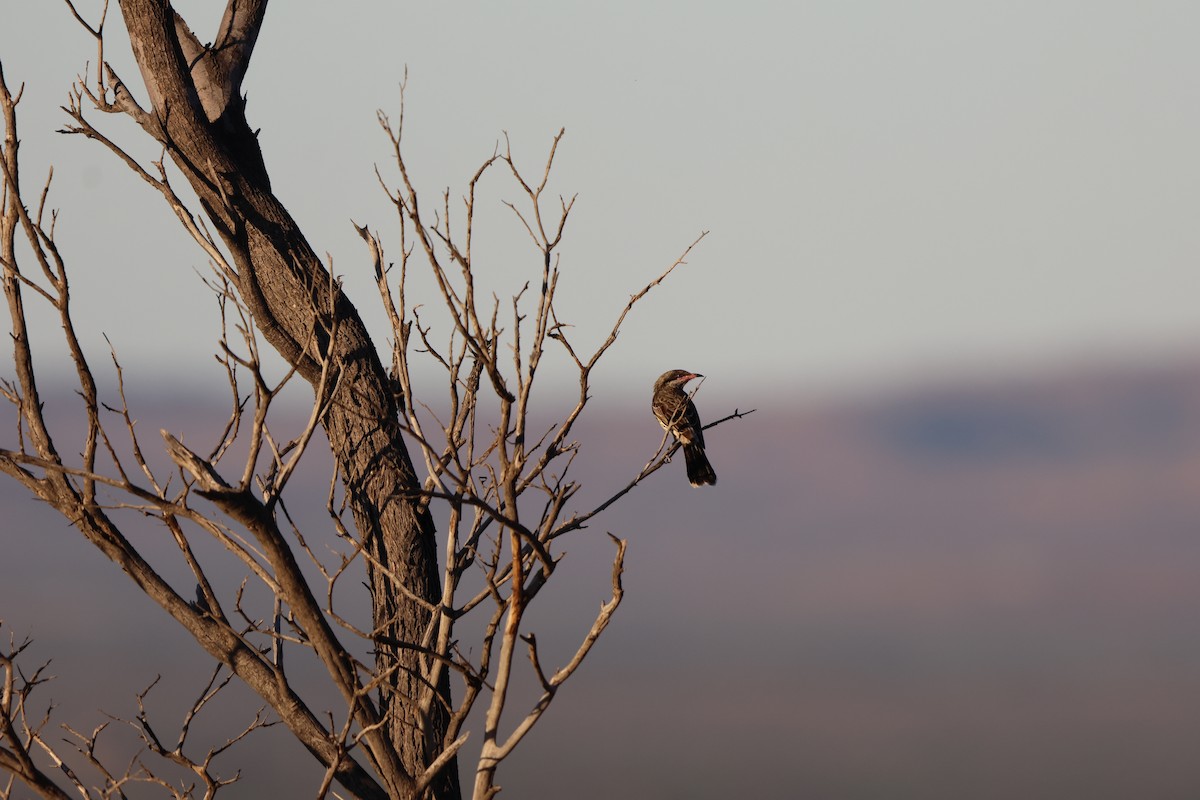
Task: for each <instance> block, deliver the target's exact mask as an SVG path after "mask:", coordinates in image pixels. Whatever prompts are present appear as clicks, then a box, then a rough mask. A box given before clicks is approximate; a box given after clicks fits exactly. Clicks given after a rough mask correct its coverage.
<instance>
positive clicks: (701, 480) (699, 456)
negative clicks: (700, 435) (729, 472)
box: [683, 444, 717, 486]
mask: <svg viewBox="0 0 1200 800" xmlns="http://www.w3.org/2000/svg"><path fill="white" fill-rule="evenodd" d="M683 463H684V466H686V467H687V476H688V481H689V482H690V483H691V484H692V486H705V485H707V486H712V485H713V484H714V483H716V482H717V473H716V472H714V471H713V468H712V464H710V463H708V456H706V455H705V454H704V448H703V447H701V446H700V445H698V444H685V445H684V446H683Z"/></svg>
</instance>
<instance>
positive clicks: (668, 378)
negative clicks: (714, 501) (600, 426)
mask: <svg viewBox="0 0 1200 800" xmlns="http://www.w3.org/2000/svg"><path fill="white" fill-rule="evenodd" d="M703 377H704V376H703V375H701V374H699V373H696V372H688V371H687V370H686V369H672V370H668V371H667V372H664V373H663V374H662V375H660V376H659V377H658V380H657V381H655V382H654V394H653V395H651V398H650V408H651V410H652V411H653V412H654V417H655V419H657V420H658V424H659V425H662V426H663V430H665V431H667V432H668V433H670V434H671V435H672V436H674V437H675V438H676V439H678V440H679V443H680V444H681V445H683V463H684V466H685V467H687V476H688V482H689V483H691V484H692V486H712V485H713V484H715V483H716V482H717V473H716V472H714V471H713V468H712V464H710V463H708V456H707V455H705V453H704V431H703V430H702V426H701V424H700V414H699V413H697V411H696V405H695V404H694V403H693V402H692V400H691V398H690V397H688V394H687V392H685V391H684V389H683V387H684V384H686V383H687V382H688V381H690V380H692V379H693V378H703Z"/></svg>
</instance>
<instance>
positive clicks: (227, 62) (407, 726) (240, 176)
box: [118, 0, 459, 797]
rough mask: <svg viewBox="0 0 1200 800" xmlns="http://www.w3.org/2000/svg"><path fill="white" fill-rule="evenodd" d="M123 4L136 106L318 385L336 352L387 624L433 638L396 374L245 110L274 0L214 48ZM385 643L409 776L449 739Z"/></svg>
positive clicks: (358, 513) (352, 479) (379, 607)
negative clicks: (320, 253)
mask: <svg viewBox="0 0 1200 800" xmlns="http://www.w3.org/2000/svg"><path fill="white" fill-rule="evenodd" d="M120 6H121V11H122V14H123V16H124V19H125V24H126V27H127V28H128V31H129V38H130V42H131V43H132V46H133V52H134V55H135V57H136V59H137V63H138V67H139V69H140V71H141V75H142V79H143V81H144V83H145V86H146V90H147V92H148V95H149V101H150V108H149V109H146V110H144V111H143V110H141V109H138V108H136V107H135V106H132V100H131V99H127V100H126V101H125V102H126V104H127V105H129V106H130V108H129V109H127V110H129V111H130V113H131V114H132V115H133V116H134V117H135V119H137V120H138V121H139V123H140V124H141V125H142V127H143V128H144V129H145V130H146V131H147V132H149V133H150V134H151V135H153V136H154V137H155V138H156V139H158V140H159V141H160V142H161V143H162V144H163V145H164V147H165V148H166V150H167V153H168V155H169V156H170V158H171V160H172V161H173V162H174V163H175V165H176V166H177V167H178V168H179V169H180V170H181V172H182V173H183V175H184V176H185V177H186V178H187V180H188V182H189V183H190V185H191V187H192V189H193V190H194V191H195V192H196V194H197V196H198V198H199V200H200V202H201V204H202V205H203V207H204V209H205V211H206V213H207V214H208V216H209V218H210V219H211V221H212V223H213V225H214V226H215V228H216V230H217V231H218V233H219V235H220V237H221V239H222V241H223V243H224V245H225V246H226V247H227V249H228V251H229V253H230V255H231V256H232V259H233V263H234V265H235V268H236V270H237V283H238V290H239V293H240V294H241V296H242V298H243V300H244V302H245V303H246V304H247V306H248V307H249V308H250V310H251V311H252V312H253V314H254V318H255V322H256V324H257V325H258V326H259V329H260V330H261V332H262V334H263V336H264V338H265V339H266V340H267V341H268V342H269V343H270V344H271V345H272V346H273V347H274V348H275V349H276V350H277V351H278V352H279V353H280V354H281V355H282V356H283V357H284V358H285V359H286V360H287V361H288V362H289V363H290V364H292V365H293V366H295V367H296V368H297V370H298V372H299V373H300V374H301V375H302V376H303V377H304V378H305V379H307V380H308V381H310V382H312V383H314V385H315V384H316V383H317V382H319V381H320V380H321V374H322V369H321V363H322V361H323V360H325V359H329V360H331V362H332V363H333V364H334V365H335V369H336V370H337V372H338V373H339V375H338V384H337V386H338V388H337V393H336V394H335V395H334V397H333V400H332V402H331V404H330V406H329V410H328V412H327V414H326V416H325V418H324V419H323V420H322V423H323V426H324V429H325V432H326V435H327V437H328V439H329V443H330V445H331V447H332V450H333V454H334V457H335V458H336V460H337V464H338V467H339V470H340V472H341V475H342V478H343V482H344V485H345V490H346V496H347V499H348V502H349V506H350V508H351V510H352V513H353V517H354V521H355V524H356V526H357V529H358V532H359V534H360V536H361V539H362V542H363V544H364V546H365V548H366V549H367V551H368V552H369V553H370V555H371V562H372V565H373V566H371V567H370V568H369V573H370V575H369V577H370V585H371V592H372V598H373V603H374V621H375V626H376V634H378V635H379V637H380V639H381V640H383V641H385V642H405V643H412V642H416V643H420V642H421V641H422V639H423V637H424V635H425V632H426V629H427V627H428V625H429V622H430V619H431V611H430V609H431V608H433V607H436V605H437V604H438V602H439V598H440V594H441V592H440V579H439V573H438V566H437V548H436V544H435V539H434V528H433V524H432V520H431V518H430V516H429V514H428V512H427V510H426V509H425V507H424V505H423V504H421V503H418V502H416V501H415V500H414V498H415V497H416V496H417V495H416V492H417V490H418V489H419V482H418V480H417V478H416V476H415V472H414V470H413V465H412V462H411V459H410V457H409V454H408V452H407V449H406V447H405V443H404V441H403V439H402V436H401V429H400V424H399V421H398V418H397V408H396V401H395V399H394V397H393V394H392V392H391V391H390V390H389V384H388V377H387V373H386V371H385V370H384V368H383V365H382V363H381V362H380V360H379V357H378V354H377V353H376V350H375V348H374V345H373V344H372V342H371V340H370V338H369V337H368V335H367V332H366V329H365V327H364V326H363V323H362V320H361V319H360V317H359V315H358V312H357V310H356V309H355V307H354V306H353V305H352V304H351V302H350V300H349V299H348V298H347V297H346V296H345V294H343V293H342V291H341V289H340V287H339V286H338V285H337V283H336V282H334V281H333V280H331V277H330V274H329V272H328V271H327V270H326V268H325V267H324V265H323V264H322V263H321V261H320V259H319V258H318V257H317V255H316V253H315V252H314V250H313V248H312V247H311V245H310V244H309V243H308V241H307V240H306V238H305V237H304V235H303V233H302V231H301V230H300V229H299V226H298V225H297V224H296V222H295V220H294V219H293V218H292V217H291V215H290V214H289V213H288V211H287V209H286V208H285V207H284V206H283V204H282V203H281V202H280V201H279V199H278V198H276V197H275V195H274V194H273V193H272V191H271V186H270V181H269V177H268V174H267V171H266V167H265V165H264V162H263V158H262V154H261V152H260V150H259V148H258V143H257V140H256V138H255V135H254V133H253V131H252V130H251V129H250V127H249V125H248V124H247V122H246V118H245V115H244V103H243V100H242V98H241V95H240V83H241V77H242V76H243V75H244V74H245V70H246V67H247V63H248V60H249V57H250V54H251V51H252V49H253V42H254V37H255V36H256V35H257V30H258V25H259V24H260V23H261V21H262V14H263V13H264V11H265V6H266V3H265V0H260V2H242V3H238V2H236V0H235V1H234V2H230V4H229V10H228V11H227V13H226V18H225V20H223V22H222V25H221V29H220V36H219V37H218V40H217V41H216V42H215V43H214V44H213V45H212V46H211V47H209V48H205V47H203V46H201V45H199V43H198V41H197V40H196V37H195V36H194V35H192V33H191V32H190V30H188V28H187V26H186V24H184V22H183V20H182V19H180V18H179V17H178V15H177V14H176V13H175V12H174V11H173V10H172V9H171V7H170V5H169V3H167V2H164V0H121V3H120ZM118 99H120V98H118ZM397 583H399V584H402V586H400V585H397ZM410 593H411V596H410ZM376 653H377V656H376V659H377V667H378V668H379V672H380V674H386V675H388V676H389V677H388V681H387V685H386V686H385V687H383V691H382V693H381V694H382V698H383V702H382V704H381V708H380V711H381V712H382V713H383V714H385V715H386V719H387V726H388V731H389V734H390V736H389V738H390V739H391V741H392V742H393V743H394V745H395V747H396V749H397V751H398V753H399V756H400V760H401V763H402V765H403V767H404V772H405V773H406V774H407V776H410V777H419V776H420V775H421V774H422V772H423V771H424V769H425V768H426V767H427V766H428V764H429V763H430V762H431V761H432V759H433V757H435V756H436V754H437V753H438V752H440V751H441V749H442V737H443V736H444V733H445V722H446V715H445V714H442V713H439V709H441V708H442V705H443V704H442V703H441V702H437V701H435V702H433V703H431V704H429V706H430V707H431V708H432V709H434V713H431V714H430V715H429V716H430V718H429V719H422V718H421V715H420V714H419V713H418V711H417V709H419V708H420V707H421V705H422V704H421V702H420V700H421V698H422V697H423V696H426V695H427V693H428V691H430V689H429V687H426V686H425V685H424V684H423V682H422V680H421V677H420V676H421V672H422V668H421V664H420V654H419V653H418V651H417V650H416V649H413V648H400V649H397V648H394V647H392V646H390V645H383V644H381V645H379V646H378V647H377V648H376ZM393 667H398V668H393ZM441 675H442V679H441V680H440V681H439V685H438V687H436V688H437V691H438V692H439V693H440V694H441V695H442V696H443V698H444V699H445V700H447V701H448V696H449V683H448V675H447V673H446V672H445V671H444V670H443V671H442V672H441ZM442 775H443V778H442V779H441V780H440V781H439V782H436V783H435V784H434V794H435V796H437V797H457V796H458V794H459V789H458V785H457V768H456V765H455V764H454V763H453V762H452V763H450V764H449V765H448V767H447V768H446V769H445V770H444V771H443V773H442Z"/></svg>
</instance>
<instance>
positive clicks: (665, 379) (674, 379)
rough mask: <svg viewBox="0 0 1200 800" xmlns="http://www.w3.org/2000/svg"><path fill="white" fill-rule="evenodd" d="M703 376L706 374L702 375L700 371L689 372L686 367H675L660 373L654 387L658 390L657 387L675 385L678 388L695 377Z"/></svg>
mask: <svg viewBox="0 0 1200 800" xmlns="http://www.w3.org/2000/svg"><path fill="white" fill-rule="evenodd" d="M703 377H704V376H703V375H701V374H700V373H699V372H688V371H687V370H686V369H673V370H669V371H667V372H664V373H663V374H662V375H660V376H659V377H658V380H657V381H655V383H654V388H655V389H656V390H657V389H662V388H665V387H667V386H674V387H676V388H679V389H682V388H683V385H684V384H685V383H687V382H688V381H690V380H692V379H693V378H703Z"/></svg>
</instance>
